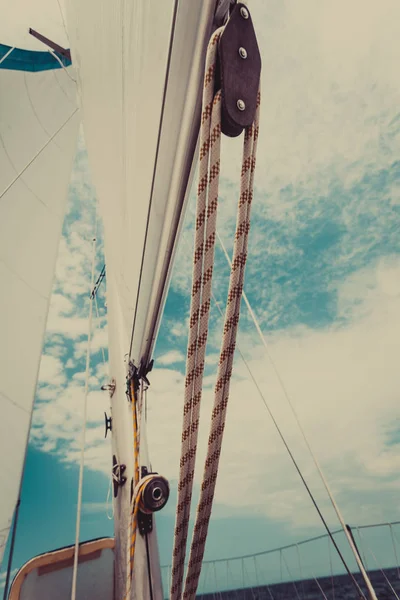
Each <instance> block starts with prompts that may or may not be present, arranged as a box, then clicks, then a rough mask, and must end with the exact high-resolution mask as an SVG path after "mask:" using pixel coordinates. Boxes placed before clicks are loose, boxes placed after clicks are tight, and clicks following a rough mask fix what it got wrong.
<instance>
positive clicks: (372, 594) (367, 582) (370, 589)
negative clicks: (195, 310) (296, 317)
mask: <svg viewBox="0 0 400 600" xmlns="http://www.w3.org/2000/svg"><path fill="white" fill-rule="evenodd" d="M216 235H217V238H218V241H219V243H220V245H221V247H222V250H223V252H224V254H225V258H226V260H227V262H228V264H229V265H231V261H230V259H229V255H228V253H227V251H226V248H225V246H224V243H223V242H222V240H221V238H220V236H219V234H218V232H216ZM242 295H243V300H244V301H245V304H246V306H247V309H248V311H249V313H250V316H251V318H252V321H253V323H254V325H255V327H256V329H257V333H258V335H259V337H260V340H261V342H262V344H263V346H264V348H265V351H266V354H267V356H268V359H269V361H270V363H271V365H272V367H273V369H274V372H275V375H276V377H277V379H278V381H279V384H280V386H281V388H282V391H283V393H284V395H285V398H286V400H287V402H288V404H289V407H290V410H291V412H292V414H293V416H294V418H295V420H296V423H297V426H298V428H299V430H300V433H301V435H302V437H303V440H304V442H305V444H306V446H307V449H308V451H309V453H310V456H311V458H312V459H313V462H314V464H315V466H316V468H317V471H318V473H319V476H320V478H321V481H322V483H323V485H324V487H325V490H326V492H327V494H328V497H329V499H330V501H331V504H332V506H333V508H334V510H335V513H336V515H337V517H338V519H339V522H340V524H341V526H342V529H343V531H344V534H345V536H346V538H347V541H348V543H349V546H350V548H351V550H352V552H353V554H354V558H355V559H356V562H357V565H358V567H359V569H360V572H361V575H362V577H363V579H364V582H365V585H366V586H367V589H368V592H369V594H370V597H371V599H372V600H378V599H377V597H376V594H375V590H374V588H373V587H372V584H371V581H370V579H369V577H368V574H367V572H366V571H365V569H364V565H363V564H362V561H361V559H360V556H359V554H358V552H357V548H356V547H355V545H354V542H353V540H352V538H351V535H350V533H349V531H348V530H347V527H346V524H345V521H344V518H343V516H342V513H341V511H340V509H339V506H338V505H337V503H336V500H335V498H334V496H333V492H332V490H331V489H330V487H329V484H328V481H327V479H326V478H325V475H324V473H323V471H322V468H321V466H320V464H319V462H318V459H317V457H316V455H315V454H314V452H313V450H312V448H311V445H310V443H309V441H308V438H307V436H306V433H305V431H304V429H303V426H302V425H301V422H300V419H299V417H298V415H297V412H296V410H295V408H294V406H293V403H292V401H291V399H290V396H289V393H288V391H287V389H286V387H285V385H284V382H283V380H282V378H281V376H280V374H279V371H278V369H277V367H276V365H275V363H274V361H273V360H272V356H271V354H270V351H269V348H268V344H267V342H266V339H265V337H264V334H263V333H262V331H261V327H260V325H259V323H258V321H257V318H256V315H255V314H254V311H253V309H252V307H251V305H250V302H249V300H248V298H247V295H246V292H245V291H244V290H243V292H242Z"/></svg>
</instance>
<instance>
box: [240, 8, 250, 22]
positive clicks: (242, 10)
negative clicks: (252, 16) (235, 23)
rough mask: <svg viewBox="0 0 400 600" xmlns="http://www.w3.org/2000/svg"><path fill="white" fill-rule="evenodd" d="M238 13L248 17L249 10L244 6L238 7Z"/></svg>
mask: <svg viewBox="0 0 400 600" xmlns="http://www.w3.org/2000/svg"><path fill="white" fill-rule="evenodd" d="M240 14H241V15H242V17H243V19H248V18H249V11H248V10H247V8H245V7H244V6H242V7H241V8H240Z"/></svg>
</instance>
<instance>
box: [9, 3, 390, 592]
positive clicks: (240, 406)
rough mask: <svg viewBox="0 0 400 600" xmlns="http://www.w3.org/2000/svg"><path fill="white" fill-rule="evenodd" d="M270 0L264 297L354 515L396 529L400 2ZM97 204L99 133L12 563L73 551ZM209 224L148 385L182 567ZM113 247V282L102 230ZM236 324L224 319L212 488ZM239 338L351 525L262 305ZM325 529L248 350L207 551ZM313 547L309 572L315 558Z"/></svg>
mask: <svg viewBox="0 0 400 600" xmlns="http://www.w3.org/2000/svg"><path fill="white" fill-rule="evenodd" d="M264 4H267V3H262V2H261V1H260V2H258V3H256V2H254V11H253V12H254V13H255V16H256V23H258V26H257V30H258V33H259V43H260V48H261V52H262V57H263V78H262V90H263V104H262V120H261V130H260V131H261V133H260V146H259V152H258V165H257V171H256V190H255V200H254V208H253V214H252V219H253V220H252V229H251V238H250V248H249V260H248V266H247V271H246V286H245V287H246V292H247V294H248V296H249V299H250V301H251V303H252V305H253V308H254V310H255V312H256V314H257V316H258V319H259V322H260V325H261V327H262V330H263V332H264V334H265V336H266V338H267V341H268V345H269V352H270V355H271V356H272V357H273V361H274V364H275V365H276V368H277V369H278V372H279V375H280V377H281V379H282V380H283V381H284V384H285V387H286V389H287V391H288V393H289V395H290V398H291V400H292V402H293V404H294V405H295V407H296V410H297V411H298V414H299V417H300V419H301V421H302V424H303V425H304V427H305V430H306V433H307V435H308V437H309V439H310V441H311V444H312V446H313V448H314V449H315V452H316V454H317V456H318V458H319V460H320V462H321V464H322V466H323V469H324V471H325V472H326V474H327V476H328V479H329V481H330V483H331V485H332V488H333V491H334V493H335V495H336V498H337V500H338V502H339V504H340V506H341V508H342V510H343V513H344V515H345V518H346V520H347V522H350V523H351V524H355V525H357V524H358V525H362V524H368V523H373V522H380V521H394V520H397V519H400V512H399V506H398V491H399V484H400V482H399V472H400V453H399V443H400V417H399V408H398V407H399V399H398V389H399V375H398V356H399V350H400V341H399V340H400V283H399V282H400V236H399V230H400V113H399V106H400V84H399V83H398V73H397V70H398V64H399V60H400V44H399V42H398V40H397V35H396V30H395V27H394V25H393V23H394V22H395V21H396V19H395V18H393V14H394V13H393V11H397V12H396V14H397V15H398V11H399V9H398V7H397V5H395V4H394V3H393V2H388V4H389V5H390V7H391V8H390V10H389V8H388V10H383V8H382V7H379V6H378V5H376V6H373V3H367V4H365V3H361V2H358V0H354V1H353V2H351V3H350V5H349V4H348V3H344V2H342V1H340V2H339V3H335V6H330V5H328V4H329V3H327V2H325V3H318V2H316V1H313V0H308V1H307V2H306V3H305V4H302V6H301V7H300V5H297V4H296V3H295V2H284V3H280V2H279V3H278V2H271V3H268V6H265V5H264ZM369 4H370V5H371V6H369ZM345 7H346V11H345V12H346V21H345V22H344V21H343V20H342V15H343V11H344V8H345ZM390 15H392V16H390ZM222 151H223V159H222V174H223V177H222V179H221V191H220V208H219V217H218V219H219V225H218V227H219V231H220V234H221V236H222V238H223V239H224V241H225V243H226V245H227V247H228V250H230V249H231V247H232V242H231V239H232V232H233V228H234V220H235V211H236V201H237V193H238V180H239V177H238V165H239V161H240V141H238V140H234V141H232V140H230V141H225V142H224V144H223V149H222ZM94 199H95V193H94V189H93V187H92V186H91V183H90V174H89V172H88V163H87V156H86V153H85V149H84V144H83V140H82V138H81V139H80V142H79V147H78V152H77V157H76V160H75V165H74V170H73V174H72V179H71V185H70V189H69V204H68V214H67V216H66V220H65V224H64V230H63V239H62V241H61V244H60V251H59V259H58V264H57V272H56V281H55V285H54V290H53V298H52V306H51V310H50V315H49V323H48V329H47V334H46V343H45V347H44V354H43V358H42V366H41V373H40V383H39V387H38V393H37V399H36V405H35V413H34V419H33V428H32V433H31V442H30V446H29V453H28V461H27V475H26V478H25V482H24V487H23V496H22V498H23V500H22V506H21V516H20V523H19V535H18V538H17V543H16V550H15V560H14V567H18V566H20V565H21V564H22V563H23V562H25V561H26V560H28V559H29V558H31V557H32V556H34V555H36V554H38V553H40V552H43V551H45V550H50V549H53V548H56V547H60V546H64V545H66V544H71V543H73V541H74V531H75V523H74V519H75V508H76V506H75V504H76V488H77V482H78V461H79V429H80V410H81V405H82V404H81V403H82V398H83V377H84V368H85V344H86V342H85V339H86V338H85V336H86V331H87V311H88V300H87V290H88V287H89V278H90V245H91V244H90V241H91V237H92V232H93V221H94ZM193 215H194V197H193V194H192V196H191V200H190V204H189V208H188V213H187V218H186V223H185V228H184V231H183V235H182V239H181V242H180V246H179V251H178V255H177V259H176V264H175V269H174V274H173V279H172V283H171V289H170V292H169V295H168V299H167V303H166V307H165V312H164V317H163V321H162V324H161V329H160V334H159V338H158V342H157V346H156V349H155V354H154V356H155V359H156V368H155V370H154V372H153V373H152V379H151V383H152V385H151V389H150V390H149V413H148V420H149V424H148V428H149V444H150V449H151V456H152V461H153V464H154V466H155V467H156V468H157V470H159V471H160V472H162V473H164V474H165V475H166V476H167V477H168V478H169V479H170V481H171V484H172V496H171V500H170V503H169V505H168V506H167V507H166V509H165V510H164V512H163V513H161V514H160V517H159V519H158V524H159V538H160V553H161V562H162V564H165V565H166V564H169V563H170V555H171V547H172V532H173V523H174V498H175V497H176V492H175V490H176V477H177V473H178V464H179V440H180V427H181V409H182V397H183V396H182V391H183V377H184V364H185V363H184V355H185V349H186V335H187V317H188V311H189V297H190V291H189V290H190V277H191V258H190V251H189V250H188V248H190V247H191V243H192V234H193ZM98 237H99V245H98V261H97V272H98V273H99V272H100V270H101V267H102V264H103V256H102V231H101V221H99V236H98ZM228 276H229V268H228V266H227V264H226V262H225V259H224V257H223V254H222V252H221V251H220V249H219V248H218V249H217V253H216V274H215V281H214V293H215V295H216V297H217V299H218V300H219V301H220V302H221V303H222V305H223V302H224V298H225V294H226V289H227V282H228ZM98 304H99V318H97V317H96V319H95V321H96V324H95V327H96V330H95V334H94V339H93V351H94V353H93V359H92V378H91V386H90V396H89V427H88V435H87V451H86V464H87V468H86V472H85V483H84V494H83V500H84V512H83V519H82V528H81V537H82V539H89V538H92V537H98V536H102V535H112V532H113V526H112V521H111V520H109V519H108V518H107V493H108V482H109V479H108V475H109V470H110V462H111V447H110V443H109V440H104V429H103V422H102V420H103V411H104V410H107V408H108V397H107V395H106V394H104V393H102V392H101V391H99V388H100V386H101V385H102V384H103V383H105V382H107V375H106V367H105V366H104V364H103V357H102V349H103V350H104V352H105V358H107V354H106V352H107V350H106V347H107V332H106V296H105V286H104V285H103V286H102V288H101V290H100V293H99V297H98ZM221 326H222V325H221V318H220V317H219V313H218V311H217V310H216V308H215V307H214V308H213V310H212V314H211V331H210V340H209V346H208V358H207V369H206V377H205V395H204V401H203V407H202V422H203V428H202V429H201V431H200V444H199V454H200V456H199V461H198V470H197V479H196V485H197V488H196V489H198V485H199V481H200V478H201V473H202V465H201V461H202V459H203V458H204V454H205V446H206V437H207V429H208V418H209V408H210V405H211V400H212V386H213V381H214V376H215V366H216V362H217V356H218V352H219V344H220V335H221ZM239 346H240V348H241V351H242V352H243V354H244V356H245V357H246V360H247V361H248V363H249V365H250V367H251V369H252V372H253V373H254V375H255V376H256V377H257V380H258V382H259V384H260V386H261V388H262V390H263V393H264V394H265V397H266V398H267V401H268V403H269V405H270V407H271V409H272V410H273V412H274V414H275V416H276V418H277V419H278V422H279V424H280V425H281V427H282V429H283V431H284V434H285V436H286V437H287V439H288V441H289V443H290V445H291V447H292V449H293V451H294V453H295V455H296V457H297V459H298V461H299V463H300V465H301V468H302V469H303V471H304V473H305V475H306V477H307V479H308V481H309V482H310V484H311V485H312V488H313V490H314V492H315V494H316V497H317V499H318V502H319V504H320V506H321V507H322V509H323V510H324V513H325V514H326V516H327V519H328V521H329V523H330V524H332V526H333V527H334V528H336V520H335V518H334V515H333V513H332V510H331V508H330V505H329V501H328V499H327V498H326V494H325V493H324V491H323V489H322V486H321V483H320V482H319V479H318V476H317V474H316V472H315V468H314V467H313V464H312V461H311V459H310V457H309V455H308V454H307V451H306V449H305V448H304V444H303V443H302V440H301V436H300V434H299V432H298V430H297V428H296V424H295V422H294V420H293V417H292V415H291V413H290V411H289V409H288V406H287V402H286V399H285V397H284V394H283V391H282V387H281V386H280V384H279V381H278V380H277V377H276V374H275V372H274V369H273V367H272V366H271V362H270V361H269V360H268V357H267V356H266V354H265V350H264V348H263V347H262V345H261V344H260V341H259V339H258V338H257V335H256V332H255V329H254V327H253V325H252V323H251V321H250V318H249V315H248V313H247V311H246V309H245V308H244V307H243V310H242V317H241V324H240V333H239ZM166 449H168V451H166ZM108 510H110V507H108ZM321 532H322V529H321V526H320V524H319V522H318V518H317V516H316V514H315V511H314V510H313V508H312V506H311V505H310V502H309V500H308V498H307V496H306V494H305V492H304V490H303V488H302V487H301V484H300V482H299V480H298V477H297V475H296V473H295V472H294V469H293V467H292V465H291V464H290V462H289V459H288V457H287V455H286V454H285V451H284V448H283V446H282V444H281V442H280V440H279V439H278V437H277V435H276V432H275V431H274V429H273V426H272V424H271V421H270V419H269V417H268V415H267V413H266V411H265V408H264V407H263V405H262V402H261V400H260V398H259V397H258V395H257V391H256V390H255V388H254V386H253V384H252V383H251V381H250V378H249V375H248V373H247V371H246V368H245V366H244V365H243V363H242V362H241V360H240V357H237V360H236V362H235V371H234V378H233V384H232V393H231V404H230V407H229V413H228V423H227V428H226V434H225V439H224V448H223V455H222V458H221V466H220V478H219V482H218V486H217V492H216V505H215V509H214V511H213V521H212V525H211V527H210V535H209V541H208V544H207V551H206V558H209V559H213V558H219V557H225V556H236V555H241V554H246V553H252V552H258V551H262V550H265V549H267V548H273V547H276V546H281V545H283V544H286V543H290V542H292V541H298V540H300V539H305V538H307V537H310V536H312V535H316V534H319V533H321ZM371 535H372V534H371ZM397 535H398V540H399V542H400V535H399V533H398V534H397ZM370 539H371V540H374V543H375V546H374V552H375V553H376V555H377V556H378V557H380V559H381V560H382V561H386V562H388V563H389V562H390V561H391V560H392V554H390V556H389V554H388V553H389V550H388V548H389V543H388V542H387V539H386V538H381V539H378V537H375V538H373V536H372V537H370ZM398 547H399V549H400V546H398ZM302 552H305V556H306V557H307V556H308V559H309V560H310V561H311V560H312V559H313V556H315V555H313V552H316V550H314V551H313V550H309V551H307V550H302ZM307 552H308V554H307ZM390 552H392V550H390ZM288 560H289V559H288ZM293 560H294V559H293ZM327 560H328V558H327V557H326V563H325V564H326V572H327V570H328V562H327ZM293 564H294V563H293ZM232 568H233V569H234V567H232ZM270 568H271V573H272V575H271V577H274V576H276V573H277V569H278V570H279V565H275V566H274V565H273V564H272V563H271V565H270ZM293 568H294V567H293ZM321 569H322V570H323V567H322V566H321ZM210 585H211V584H210Z"/></svg>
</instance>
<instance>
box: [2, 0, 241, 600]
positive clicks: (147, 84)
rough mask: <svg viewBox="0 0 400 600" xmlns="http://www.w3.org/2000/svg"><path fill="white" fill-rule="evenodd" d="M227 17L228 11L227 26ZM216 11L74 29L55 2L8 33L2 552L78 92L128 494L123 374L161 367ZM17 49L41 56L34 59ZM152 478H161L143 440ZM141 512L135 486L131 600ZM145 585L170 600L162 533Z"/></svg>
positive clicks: (221, 8) (148, 9) (97, 18)
mask: <svg viewBox="0 0 400 600" xmlns="http://www.w3.org/2000/svg"><path fill="white" fill-rule="evenodd" d="M229 4H230V3H229V0H225V1H223V2H219V3H218V13H217V14H218V18H223V17H224V16H225V14H226V13H227V10H228V7H229ZM216 6H217V2H216V0H207V1H201V0H196V1H192V0H184V1H181V2H177V1H176V0H167V1H165V2H162V3H161V2H155V1H153V2H144V1H143V0H133V1H132V2H124V1H123V2H121V3H119V4H118V5H114V4H110V3H109V2H107V1H106V0H100V1H96V2H95V1H94V0H93V1H87V2H85V3H82V2H78V1H75V0H70V2H69V4H68V10H67V11H66V14H64V13H63V11H62V3H58V2H57V3H55V2H52V1H50V0H45V1H44V2H42V3H41V6H40V7H37V6H35V7H33V6H32V5H29V3H27V2H26V0H25V1H24V0H20V1H19V2H18V3H16V5H15V6H14V7H13V10H12V11H11V13H10V19H8V18H7V19H6V20H5V21H4V22H3V23H4V24H5V28H7V30H8V32H7V33H8V35H6V32H5V31H3V30H0V34H1V35H0V42H4V44H8V47H7V48H5V47H4V48H3V53H2V55H1V56H2V57H3V58H4V61H3V65H0V66H3V70H2V72H1V78H2V79H1V94H0V97H1V100H0V102H1V123H2V124H1V131H0V133H1V136H2V144H3V149H2V150H0V151H1V152H4V155H5V156H4V159H3V160H2V163H1V167H0V168H1V171H0V176H1V182H2V189H3V190H4V192H3V194H2V198H1V202H2V210H3V214H2V215H1V221H2V229H4V233H3V231H1V232H0V233H1V243H0V252H1V254H0V258H1V261H2V262H1V265H2V266H1V268H2V275H3V279H2V283H3V288H4V290H6V292H5V293H4V294H2V306H1V308H2V309H3V310H2V313H1V314H2V315H3V316H2V321H1V324H2V331H1V334H2V337H4V339H7V341H8V344H7V346H5V345H3V346H2V350H1V352H2V353H4V354H6V356H5V357H4V360H2V366H1V373H0V382H1V394H2V396H1V398H2V400H1V402H2V407H1V408H3V404H4V407H5V405H6V404H7V407H6V408H7V410H4V411H3V413H6V415H7V418H6V420H3V422H2V425H1V428H2V430H1V432H0V433H1V434H2V436H1V437H2V441H1V444H2V447H1V448H0V449H1V450H4V448H7V453H8V454H10V452H11V453H12V456H13V459H12V461H10V462H9V463H8V464H7V465H5V466H4V467H2V468H3V470H2V471H1V473H0V483H2V482H3V480H4V482H7V485H8V486H9V489H8V490H7V493H6V494H4V495H3V497H2V502H6V506H4V507H3V506H0V529H3V530H4V531H3V546H4V544H5V543H6V538H7V534H8V530H9V527H10V522H11V518H12V514H13V511H14V508H15V505H16V502H17V498H18V488H19V482H20V478H21V473H22V468H23V458H24V451H25V446H26V442H27V437H28V432H29V426H30V419H31V412H32V403H33V396H34V390H35V386H36V379H37V370H38V364H39V360H40V354H41V349H42V339H43V332H44V327H45V321H46V314H47V309H48V301H49V295H50V291H51V284H52V277H53V273H54V266H55V258H56V253H57V246H58V240H59V236H60V232H61V225H62V219H63V215H64V208H65V195H66V194H65V192H66V186H67V183H68V179H69V175H70V172H71V164H72V158H73V154H74V149H75V138H76V133H77V125H78V110H77V107H76V101H75V98H76V92H77V93H78V101H79V103H80V106H81V109H82V110H81V112H82V115H81V116H82V122H83V129H84V135H85V140H86V144H87V149H88V155H89V164H90V168H91V173H92V179H93V182H94V184H95V187H96V192H97V195H98V199H99V203H100V208H101V215H102V217H103V221H104V229H105V254H106V263H107V298H108V320H109V357H110V376H111V377H112V378H113V379H114V380H115V382H116V387H115V395H114V397H113V399H112V411H113V430H114V432H118V435H114V436H113V452H114V457H115V460H116V461H117V463H118V464H124V465H125V469H126V471H125V474H126V478H127V480H128V481H129V483H130V482H131V480H132V476H133V469H134V464H133V451H132V449H133V433H132V428H131V418H130V413H131V408H130V406H129V404H128V403H127V401H126V394H125V392H126V366H127V365H126V363H127V362H128V361H127V360H126V359H127V357H128V358H129V360H130V361H131V363H132V364H133V365H134V366H135V367H137V368H138V367H140V366H142V368H143V369H144V370H146V369H147V367H148V365H149V362H150V359H151V352H152V348H153V345H154V342H155V338H156V335H157V328H158V324H159V320H160V317H161V312H162V308H163V303H164V301H165V296H166V292H167V287H168V281H169V276H170V272H171V266H172V260H173V256H174V252H175V245H176V240H177V235H178V232H179V229H180V226H181V224H182V215H183V211H184V206H185V202H186V199H187V194H188V190H189V187H190V180H191V175H192V164H193V156H194V152H195V149H196V144H197V136H198V129H199V120H200V102H201V86H202V75H203V67H204V56H205V48H206V46H207V42H208V39H209V36H210V34H211V32H212V30H213V29H215V27H216V26H217V25H218V23H217V22H216V21H215V19H214V17H215V11H216ZM7 17H8V15H7ZM30 27H32V28H33V29H35V30H36V31H38V32H39V33H40V34H41V35H43V36H45V37H46V38H48V39H49V40H51V41H52V42H54V43H56V44H57V45H60V46H61V47H63V48H69V47H71V53H72V62H73V69H74V70H73V72H71V71H72V69H71V68H70V67H67V65H66V63H65V62H64V61H63V60H62V59H61V58H60V56H59V55H57V54H55V53H54V52H52V51H51V50H49V49H48V48H46V46H45V45H44V44H43V42H41V41H40V40H38V39H34V38H32V37H30V36H29V35H28V30H29V28H30ZM20 49H25V50H29V51H32V52H29V53H28V54H26V53H25V55H24V56H23V55H22V54H21V52H20ZM33 50H35V51H36V53H35V54H34V53H33ZM1 56H0V60H1ZM11 58H14V59H15V58H17V59H18V61H19V63H18V62H17V63H16V62H15V61H14V62H10V61H11ZM24 61H25V62H24ZM35 61H36V63H35ZM39 62H41V64H42V68H43V69H46V70H44V71H43V72H42V71H41V72H40V73H37V72H35V73H28V72H27V71H32V70H34V71H38V70H40V69H39V67H37V66H36V67H34V68H33V67H32V65H33V64H36V65H37V64H38V63H39ZM18 64H20V65H21V66H18ZM53 67H56V68H57V71H55V70H54V68H53ZM20 68H21V69H22V70H20V71H19V70H18V71H16V70H15V69H20ZM4 90H7V93H5V92H4ZM3 104H4V106H3ZM6 211H7V212H6ZM22 214H23V215H24V219H23V223H24V224H23V225H22V224H21V221H22V219H21V215H22ZM27 215H28V218H26V216H27ZM3 270H4V274H3ZM1 358H3V357H1ZM17 365H18V366H17ZM20 371H22V372H23V377H21V376H20ZM3 428H4V434H3ZM12 430H14V431H13V434H12V436H13V439H12V440H10V439H9V438H10V435H9V434H7V432H9V431H12ZM3 446H4V448H3ZM110 463H111V461H110ZM110 466H111V465H110ZM140 466H141V467H147V468H150V466H151V465H150V462H149V456H148V455H147V450H146V439H145V431H144V428H143V431H142V432H141V453H140ZM5 485H6V484H5ZM3 489H7V488H6V487H3ZM130 509H131V485H126V486H125V488H121V489H120V490H119V493H118V495H117V498H116V501H115V527H116V562H117V564H118V569H117V572H116V584H117V595H118V596H122V594H123V587H124V585H125V582H126V578H127V550H128V543H129V540H128V537H127V534H128V531H129V520H130ZM136 555H137V556H136ZM150 559H152V561H151V562H152V565H151V566H152V573H151V576H150V575H149V569H148V564H149V561H150ZM135 585H136V592H137V594H138V595H139V597H146V596H147V594H148V588H149V586H150V587H151V586H152V585H153V597H154V598H158V597H161V595H162V592H161V580H160V571H159V566H158V560H157V544H156V537H155V532H153V533H152V534H151V535H150V536H149V539H148V540H147V539H146V547H145V541H144V540H142V539H141V538H140V537H139V536H138V540H137V548H136V550H135Z"/></svg>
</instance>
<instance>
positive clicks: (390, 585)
mask: <svg viewBox="0 0 400 600" xmlns="http://www.w3.org/2000/svg"><path fill="white" fill-rule="evenodd" d="M360 537H362V538H364V536H363V535H362V534H360ZM364 541H365V540H364ZM367 546H368V544H367ZM368 550H369V551H370V553H371V556H372V558H373V559H374V561H375V564H376V566H377V567H378V569H379V570H380V572H381V573H382V575H383V577H384V578H385V580H386V583H387V584H388V586H389V587H390V589H391V590H392V592H393V594H394V595H395V596H396V598H397V600H400V598H399V596H398V594H397V592H396V590H395V589H394V587H393V586H392V584H391V583H390V581H389V579H388V577H387V575H386V573H385V571H384V570H383V569H382V567H381V566H380V564H379V562H378V560H377V558H376V556H375V554H374V553H373V551H372V548H370V547H369V546H368Z"/></svg>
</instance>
